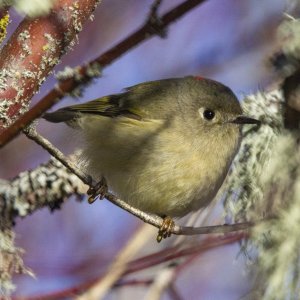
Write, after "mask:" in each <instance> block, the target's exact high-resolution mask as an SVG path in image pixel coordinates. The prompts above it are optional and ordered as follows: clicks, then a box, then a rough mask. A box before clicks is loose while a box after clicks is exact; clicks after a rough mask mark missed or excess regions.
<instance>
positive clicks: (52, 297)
mask: <svg viewBox="0 0 300 300" xmlns="http://www.w3.org/2000/svg"><path fill="white" fill-rule="evenodd" d="M247 237H248V235H246V234H244V233H239V234H234V235H228V236H225V237H222V238H220V237H209V238H207V239H204V240H202V241H201V242H200V243H199V244H197V245H194V246H191V247H187V248H185V249H180V250H179V249H177V248H176V247H173V248H169V249H164V250H162V251H159V252H156V253H153V254H151V255H148V256H144V257H142V258H139V259H136V260H134V261H132V262H130V263H129V264H128V267H127V270H126V271H125V272H124V274H123V277H124V276H126V275H129V274H133V273H135V272H138V271H141V270H145V269H148V268H151V267H154V266H156V265H159V264H161V263H166V262H168V261H171V260H174V259H176V258H180V257H185V256H189V255H196V254H197V255H201V254H203V253H205V252H206V251H208V250H211V249H215V248H217V247H221V246H224V245H230V244H233V243H235V242H237V241H240V240H242V239H244V238H247ZM94 267H95V266H94ZM96 281H99V278H96V279H94V280H91V281H88V282H85V283H83V284H81V285H77V286H76V287H72V288H69V289H66V290H63V291H60V292H56V293H51V294H48V295H43V296H42V295H40V296H37V297H13V300H21V299H22V300H37V299H39V300H56V299H63V298H69V297H74V296H76V295H78V294H80V293H82V292H84V291H86V290H88V289H89V288H90V287H91V286H93V285H94V283H95V282H96ZM149 282H150V281H149ZM120 285H122V281H121V282H117V283H116V285H115V286H114V287H120Z"/></svg>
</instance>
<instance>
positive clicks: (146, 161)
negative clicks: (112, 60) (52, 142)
mask: <svg viewBox="0 0 300 300" xmlns="http://www.w3.org/2000/svg"><path fill="white" fill-rule="evenodd" d="M203 109H204V110H205V109H210V110H211V111H213V112H214V114H215V117H214V119H213V120H206V119H205V118H204V117H203ZM241 113H242V111H241V108H240V105H239V103H238V101H237V99H236V98H235V96H234V95H233V93H232V92H231V91H230V90H229V89H228V88H227V87H225V86H223V85H221V84H219V83H216V82H214V81H211V80H198V79H196V78H194V77H186V78H176V79H168V80H161V81H155V82H149V83H144V84H140V85H137V86H135V87H132V88H129V89H128V90H127V91H126V92H125V93H123V94H119V95H112V96H107V97H103V98H100V99H97V100H94V101H91V102H88V103H85V104H79V105H74V106H71V107H67V108H64V109H61V110H58V111H57V112H54V113H52V114H51V113H50V114H47V115H46V116H45V118H46V119H48V120H50V121H52V122H59V121H65V122H67V123H69V124H70V125H72V126H73V127H75V128H77V129H79V130H80V131H81V133H82V136H83V145H82V147H81V148H82V149H83V154H82V158H83V160H84V161H85V165H86V171H87V172H88V173H89V174H91V175H92V176H93V177H95V179H98V180H100V178H101V176H104V177H105V179H106V180H107V183H108V186H109V187H110V188H111V189H112V190H113V192H114V193H116V194H117V195H118V196H119V197H120V198H121V199H123V200H125V201H126V202H128V203H129V204H131V205H133V206H135V207H137V208H140V209H141V210H144V211H146V212H151V213H155V214H158V215H168V216H172V217H181V216H183V215H185V214H187V213H189V212H191V211H194V210H197V209H199V208H200V207H204V206H206V205H207V204H208V203H209V202H211V201H212V199H213V197H214V196H215V194H216V193H217V191H218V189H219V188H220V185H221V184H222V182H223V180H224V178H225V176H226V173H227V172H228V168H229V166H230V163H231V161H232V159H233V157H234V155H235V153H236V151H237V149H238V146H239V141H240V126H239V125H238V124H235V123H233V122H231V121H232V120H234V119H235V118H236V117H238V116H240V115H241Z"/></svg>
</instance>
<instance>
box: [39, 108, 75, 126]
mask: <svg viewBox="0 0 300 300" xmlns="http://www.w3.org/2000/svg"><path fill="white" fill-rule="evenodd" d="M42 118H43V119H45V120H47V121H49V122H52V123H60V122H66V123H69V122H72V121H75V120H76V119H77V118H78V112H74V111H70V110H67V109H59V110H57V111H54V112H51V113H45V114H44V115H43V116H42Z"/></svg>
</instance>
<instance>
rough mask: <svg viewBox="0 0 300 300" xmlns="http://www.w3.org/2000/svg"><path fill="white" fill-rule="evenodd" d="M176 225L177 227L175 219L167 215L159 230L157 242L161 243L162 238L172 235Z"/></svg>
mask: <svg viewBox="0 0 300 300" xmlns="http://www.w3.org/2000/svg"><path fill="white" fill-rule="evenodd" d="M174 227H175V222H174V221H173V219H172V218H171V217H165V218H164V220H163V223H162V225H161V227H160V228H159V230H158V234H157V238H156V240H157V242H158V243H160V242H161V240H162V239H166V238H167V237H170V236H171V234H172V231H173V229H174Z"/></svg>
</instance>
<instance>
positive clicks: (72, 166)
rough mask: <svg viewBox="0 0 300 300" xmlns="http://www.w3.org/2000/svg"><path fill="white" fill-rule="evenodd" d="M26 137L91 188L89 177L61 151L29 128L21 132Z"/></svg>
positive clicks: (91, 183)
mask: <svg viewBox="0 0 300 300" xmlns="http://www.w3.org/2000/svg"><path fill="white" fill-rule="evenodd" d="M23 132H24V133H25V134H26V136H27V137H28V138H29V139H31V140H33V141H35V142H36V143H37V144H38V145H40V146H42V147H43V148H44V149H45V150H47V151H48V152H49V153H50V154H51V155H52V156H53V157H55V158H56V159H57V160H58V161H60V162H61V163H62V164H63V165H64V166H65V167H66V168H67V169H69V170H70V171H71V172H73V173H74V174H75V175H76V176H77V177H78V178H79V179H81V180H82V182H83V183H85V184H87V185H89V186H93V181H92V179H91V177H90V176H88V175H86V174H85V173H83V172H82V171H81V170H80V169H79V168H78V167H77V166H76V165H75V164H73V163H72V162H71V161H70V160H69V159H68V158H67V157H66V156H65V155H64V154H63V153H62V152H61V151H59V150H58V149H57V148H56V147H54V146H53V145H52V144H51V143H50V142H49V141H48V140H47V139H45V138H44V137H42V136H41V135H40V134H38V133H37V132H36V130H35V129H34V128H33V127H32V126H29V127H27V128H26V129H24V130H23Z"/></svg>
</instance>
